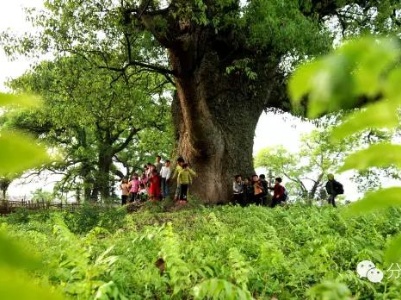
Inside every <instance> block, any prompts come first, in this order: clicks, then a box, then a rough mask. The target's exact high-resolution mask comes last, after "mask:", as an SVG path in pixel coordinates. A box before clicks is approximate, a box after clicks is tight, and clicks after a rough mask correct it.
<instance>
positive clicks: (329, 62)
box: [289, 37, 400, 118]
mask: <svg viewBox="0 0 401 300" xmlns="http://www.w3.org/2000/svg"><path fill="white" fill-rule="evenodd" d="M399 56H400V49H399V47H398V44H397V42H396V41H394V40H392V39H382V40H376V39H374V38H373V37H372V38H362V39H359V40H356V41H350V42H347V43H345V44H344V45H343V46H342V47H341V48H339V49H338V50H336V51H335V52H334V53H333V54H330V55H327V56H325V57H323V58H320V59H318V60H316V61H314V62H312V63H310V64H307V65H304V66H302V67H300V68H299V69H298V70H296V71H295V72H294V74H293V76H292V77H291V78H290V81H289V93H290V97H291V98H292V100H293V103H294V105H295V106H296V105H299V103H300V101H301V100H302V98H303V97H305V96H308V112H307V116H308V117H310V118H316V117H319V116H321V115H322V114H324V113H330V112H335V111H338V110H340V109H348V108H353V107H354V106H355V105H356V104H357V103H358V101H359V98H360V96H368V97H373V96H376V95H378V94H380V92H381V91H382V89H383V80H382V77H383V75H384V73H385V72H386V71H387V70H388V68H389V67H391V66H393V65H394V63H396V61H397V59H398V58H399ZM378 58H379V59H378Z"/></svg>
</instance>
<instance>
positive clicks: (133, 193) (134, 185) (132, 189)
mask: <svg viewBox="0 0 401 300" xmlns="http://www.w3.org/2000/svg"><path fill="white" fill-rule="evenodd" d="M139 185H140V181H139V178H138V174H136V173H134V175H132V178H131V181H130V182H129V184H128V187H129V202H134V201H135V200H137V196H138V191H139Z"/></svg>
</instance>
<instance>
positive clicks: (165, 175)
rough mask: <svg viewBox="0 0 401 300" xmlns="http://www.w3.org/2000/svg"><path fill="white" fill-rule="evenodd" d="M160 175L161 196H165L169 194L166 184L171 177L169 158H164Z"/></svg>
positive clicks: (167, 184)
mask: <svg viewBox="0 0 401 300" xmlns="http://www.w3.org/2000/svg"><path fill="white" fill-rule="evenodd" d="M160 176H161V177H162V181H161V185H162V186H161V188H162V196H163V198H166V197H167V196H168V194H169V188H168V186H169V184H170V178H171V167H170V161H169V160H166V162H165V164H164V166H163V167H162V169H161V171H160Z"/></svg>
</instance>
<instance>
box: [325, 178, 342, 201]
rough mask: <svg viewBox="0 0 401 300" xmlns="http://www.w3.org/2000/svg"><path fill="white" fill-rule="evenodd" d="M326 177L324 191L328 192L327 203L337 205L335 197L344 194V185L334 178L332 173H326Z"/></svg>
mask: <svg viewBox="0 0 401 300" xmlns="http://www.w3.org/2000/svg"><path fill="white" fill-rule="evenodd" d="M327 179H328V181H327V182H326V191H327V194H329V198H328V201H329V204H331V205H333V207H337V206H336V197H337V196H338V195H340V194H344V187H343V185H342V184H341V183H339V182H338V181H336V180H335V179H334V175H333V174H328V175H327Z"/></svg>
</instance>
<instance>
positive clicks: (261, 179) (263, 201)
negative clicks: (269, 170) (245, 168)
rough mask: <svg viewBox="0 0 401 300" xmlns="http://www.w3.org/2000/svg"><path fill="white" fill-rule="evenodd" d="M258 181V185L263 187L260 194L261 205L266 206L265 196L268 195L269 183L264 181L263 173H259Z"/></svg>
mask: <svg viewBox="0 0 401 300" xmlns="http://www.w3.org/2000/svg"><path fill="white" fill-rule="evenodd" d="M259 182H260V185H261V186H262V188H263V195H262V198H261V199H262V201H261V202H262V205H263V206H267V196H268V195H269V193H268V188H269V184H268V182H267V181H266V176H265V174H260V175H259Z"/></svg>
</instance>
